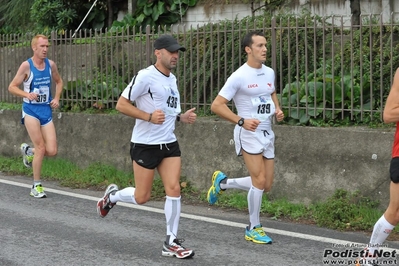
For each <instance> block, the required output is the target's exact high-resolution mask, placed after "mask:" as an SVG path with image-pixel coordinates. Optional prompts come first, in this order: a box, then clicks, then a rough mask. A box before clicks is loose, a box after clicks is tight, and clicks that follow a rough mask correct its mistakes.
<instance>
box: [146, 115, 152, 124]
mask: <svg viewBox="0 0 399 266" xmlns="http://www.w3.org/2000/svg"><path fill="white" fill-rule="evenodd" d="M151 118H152V113H151V114H150V118H148V121H147V122H151Z"/></svg>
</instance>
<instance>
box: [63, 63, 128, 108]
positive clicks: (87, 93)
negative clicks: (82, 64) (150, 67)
mask: <svg viewBox="0 0 399 266" xmlns="http://www.w3.org/2000/svg"><path fill="white" fill-rule="evenodd" d="M94 72H95V74H96V76H95V79H94V80H81V79H78V80H76V81H69V82H68V83H67V84H66V86H65V87H64V90H63V95H62V98H61V99H62V103H61V108H62V110H63V111H69V110H70V111H82V110H86V109H89V108H96V109H109V108H114V107H115V104H116V102H117V100H118V98H119V95H120V93H121V92H122V91H123V89H125V88H126V86H127V83H125V82H124V81H123V80H122V78H121V77H120V76H118V75H116V74H115V73H111V74H110V73H108V75H103V74H101V73H100V72H98V71H96V70H95V71H94Z"/></svg>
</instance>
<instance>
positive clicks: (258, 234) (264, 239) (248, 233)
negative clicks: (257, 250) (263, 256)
mask: <svg viewBox="0 0 399 266" xmlns="http://www.w3.org/2000/svg"><path fill="white" fill-rule="evenodd" d="M245 240H248V241H252V242H254V243H257V244H271V243H272V239H271V238H270V237H268V236H267V235H266V233H265V231H264V230H263V228H262V225H261V224H260V225H257V226H255V227H254V228H253V229H252V230H248V226H247V227H246V228H245Z"/></svg>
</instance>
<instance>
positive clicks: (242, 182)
mask: <svg viewBox="0 0 399 266" xmlns="http://www.w3.org/2000/svg"><path fill="white" fill-rule="evenodd" d="M251 186H252V180H251V177H250V176H246V177H240V178H228V179H227V181H226V183H220V188H221V189H227V188H235V189H241V190H246V191H248V190H249V189H250V188H251Z"/></svg>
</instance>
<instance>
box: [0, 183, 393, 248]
mask: <svg viewBox="0 0 399 266" xmlns="http://www.w3.org/2000/svg"><path fill="white" fill-rule="evenodd" d="M0 183H4V184H8V185H14V186H19V187H26V188H30V187H31V185H29V184H23V183H19V182H14V181H10V180H5V179H0ZM46 191H48V192H52V193H56V194H60V195H65V196H70V197H74V198H80V199H86V200H92V201H98V198H96V197H92V196H87V195H83V194H78V193H73V192H67V191H62V190H58V189H52V188H46ZM118 206H124V207H127V208H132V209H138V210H143V211H149V212H155V213H162V214H163V213H164V210H163V209H158V208H153V207H148V206H143V205H134V204H129V203H124V202H118ZM181 217H184V218H188V219H192V220H197V221H203V222H208V223H214V224H222V225H228V226H231V227H238V228H243V227H245V226H247V225H246V224H243V223H236V222H231V221H226V220H221V219H215V218H209V217H204V216H198V215H193V214H186V213H182V214H181ZM267 232H269V233H270V234H278V235H284V236H289V237H296V238H302V239H307V240H312V241H317V242H324V243H330V244H334V245H337V246H339V247H341V246H342V247H345V246H349V247H363V246H364V245H365V243H358V242H350V241H347V240H340V239H334V238H329V237H322V236H315V235H308V234H302V233H297V232H293V231H285V230H279V229H273V228H267ZM394 250H396V249H392V248H385V247H384V251H394Z"/></svg>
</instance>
